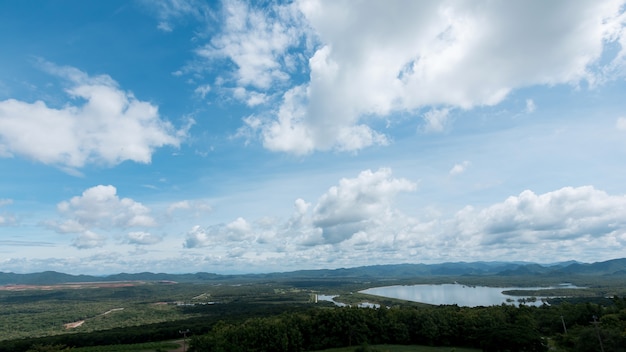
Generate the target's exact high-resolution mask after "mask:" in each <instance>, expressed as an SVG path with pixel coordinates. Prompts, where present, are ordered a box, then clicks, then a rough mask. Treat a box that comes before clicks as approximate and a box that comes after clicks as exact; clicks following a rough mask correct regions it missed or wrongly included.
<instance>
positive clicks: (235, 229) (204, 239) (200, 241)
mask: <svg viewBox="0 0 626 352" xmlns="http://www.w3.org/2000/svg"><path fill="white" fill-rule="evenodd" d="M254 240H255V230H254V229H253V227H252V226H251V225H250V224H249V223H248V221H246V220H245V219H244V218H241V217H239V218H237V219H235V220H234V221H232V222H230V223H228V224H219V225H213V226H209V227H207V228H202V227H200V226H198V225H196V226H194V227H193V228H192V229H191V230H190V231H189V232H188V233H187V237H186V239H185V243H184V247H185V248H196V247H208V246H211V245H213V246H217V245H219V244H224V243H232V242H240V241H254Z"/></svg>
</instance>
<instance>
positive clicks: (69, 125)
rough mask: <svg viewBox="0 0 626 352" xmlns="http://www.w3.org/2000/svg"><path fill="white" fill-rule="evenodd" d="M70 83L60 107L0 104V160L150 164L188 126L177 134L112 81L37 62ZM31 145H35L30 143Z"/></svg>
mask: <svg viewBox="0 0 626 352" xmlns="http://www.w3.org/2000/svg"><path fill="white" fill-rule="evenodd" d="M42 66H43V67H44V69H46V70H47V71H48V72H50V73H52V74H55V75H57V76H59V77H61V78H63V79H65V80H66V81H68V82H69V83H70V87H69V88H68V89H66V91H65V92H66V93H67V94H68V95H69V96H70V98H72V101H71V102H68V103H67V104H66V105H64V106H63V107H62V108H52V107H49V106H48V105H47V104H46V103H45V102H43V101H36V102H34V103H28V102H23V101H19V100H15V99H9V100H4V101H0V152H1V153H0V156H5V157H6V156H10V155H13V154H18V155H22V156H25V157H28V158H31V159H33V160H36V161H39V162H41V163H44V164H50V165H57V166H60V167H62V168H67V169H74V168H80V167H83V166H84V165H85V164H87V163H96V164H105V165H116V164H119V163H121V162H123V161H125V160H131V161H135V162H140V163H149V162H150V161H151V157H152V153H153V152H154V150H155V149H156V148H158V147H163V146H174V147H178V146H179V145H180V142H181V140H182V139H183V138H184V137H185V135H186V132H187V130H188V128H190V127H191V124H192V122H191V121H190V124H189V125H188V126H186V127H185V128H183V129H181V130H176V129H175V128H174V127H173V126H172V125H171V124H170V123H169V122H167V121H165V120H163V119H161V118H160V116H159V113H158V108H157V107H156V106H154V105H152V104H151V103H148V102H144V101H140V100H138V99H137V98H135V97H134V96H133V94H132V93H130V92H126V91H123V90H121V89H120V88H119V87H118V84H117V82H115V81H114V80H113V79H112V78H111V77H109V76H107V75H100V76H95V77H90V76H88V75H87V74H86V73H84V72H82V71H80V70H78V69H75V68H72V67H58V66H55V65H52V64H50V63H46V62H44V63H42ZM34 141H36V143H35V142H34Z"/></svg>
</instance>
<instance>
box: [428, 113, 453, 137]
mask: <svg viewBox="0 0 626 352" xmlns="http://www.w3.org/2000/svg"><path fill="white" fill-rule="evenodd" d="M449 114H450V109H431V110H429V111H428V112H426V113H425V114H424V121H425V122H426V125H425V126H424V132H441V131H443V130H444V128H445V127H446V124H447V122H448V115H449Z"/></svg>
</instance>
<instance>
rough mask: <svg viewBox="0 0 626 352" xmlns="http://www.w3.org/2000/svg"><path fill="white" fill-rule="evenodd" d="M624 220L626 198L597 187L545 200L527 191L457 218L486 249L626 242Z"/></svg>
mask: <svg viewBox="0 0 626 352" xmlns="http://www.w3.org/2000/svg"><path fill="white" fill-rule="evenodd" d="M624 215H626V196H611V195H608V194H607V193H606V192H603V191H600V190H596V189H595V188H594V187H592V186H584V187H576V188H574V187H565V188H562V189H559V190H556V191H553V192H548V193H544V194H540V195H537V194H535V193H534V192H532V191H529V190H527V191H524V192H522V193H520V195H519V196H513V197H509V198H507V199H506V200H505V201H504V202H502V203H498V204H494V205H492V206H489V207H487V208H484V209H481V210H476V209H474V208H472V207H467V208H465V209H463V210H461V211H459V212H458V213H457V215H456V227H457V231H458V233H460V234H462V235H464V236H466V237H473V238H474V239H478V240H479V243H480V244H482V245H502V246H507V245H511V244H522V243H524V244H539V243H541V242H543V241H548V242H549V241H562V240H575V239H580V238H603V237H607V236H608V237H615V236H617V237H619V238H622V237H623V235H624V233H626V221H625V220H624V219H625V218H624ZM620 241H621V242H622V244H621V245H622V246H623V245H625V244H626V242H624V241H623V238H622V239H621V240H620Z"/></svg>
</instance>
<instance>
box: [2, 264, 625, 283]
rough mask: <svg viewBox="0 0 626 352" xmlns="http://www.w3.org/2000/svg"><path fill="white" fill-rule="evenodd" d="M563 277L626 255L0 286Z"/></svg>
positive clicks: (52, 274)
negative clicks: (582, 260)
mask: <svg viewBox="0 0 626 352" xmlns="http://www.w3.org/2000/svg"><path fill="white" fill-rule="evenodd" d="M464 275H472V276H481V275H494V276H496V275H500V276H518V275H519V276H523V275H541V276H563V275H601V276H626V258H620V259H612V260H607V261H603V262H595V263H580V262H576V261H568V262H560V263H553V264H537V263H529V262H469V263H468V262H456V263H441V264H389V265H371V266H361V267H355V268H340V269H320V270H298V271H290V272H280V273H267V274H243V275H221V274H214V273H205V272H199V273H193V274H166V273H150V272H143V273H134V274H128V273H120V274H115V275H108V276H92V275H70V274H64V273H59V272H56V271H44V272H39V273H30V274H16V273H5V272H0V285H53V284H64V283H85V282H114V281H176V282H203V281H204V282H206V281H222V280H231V279H341V278H360V279H367V278H371V279H382V278H386V279H404V278H415V277H436V276H464Z"/></svg>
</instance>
